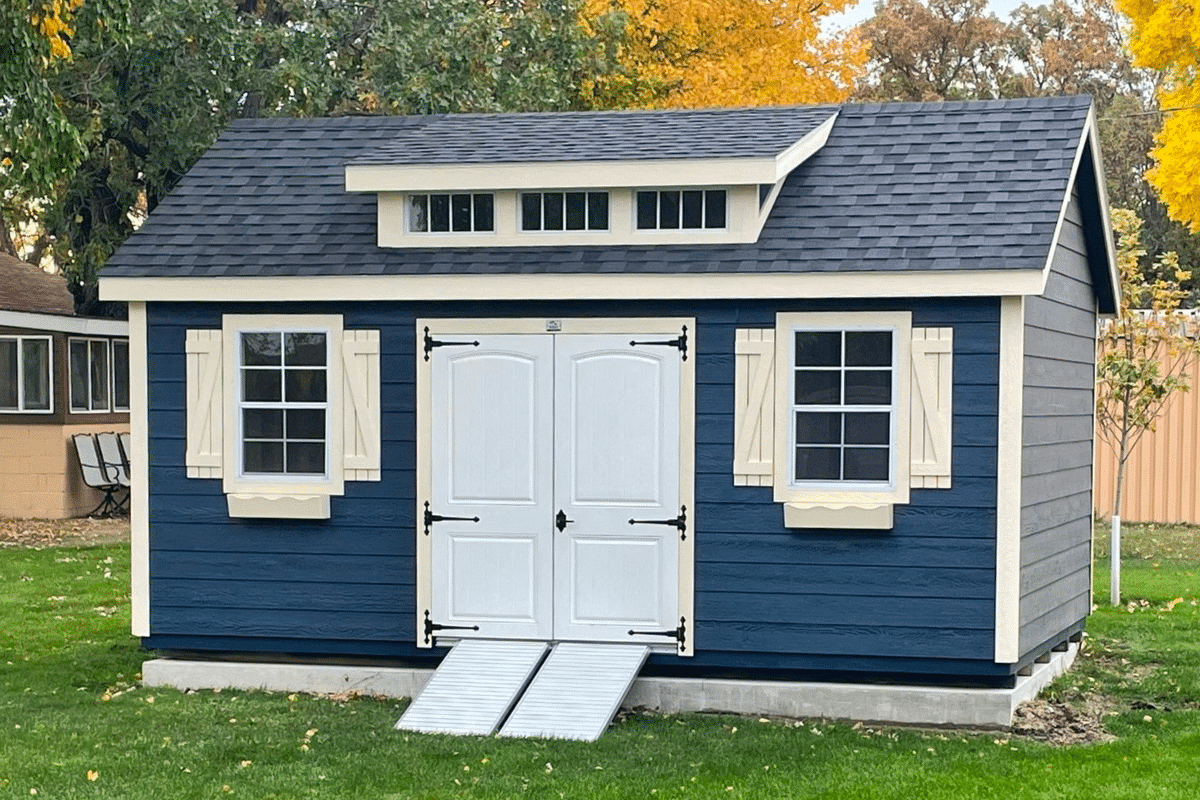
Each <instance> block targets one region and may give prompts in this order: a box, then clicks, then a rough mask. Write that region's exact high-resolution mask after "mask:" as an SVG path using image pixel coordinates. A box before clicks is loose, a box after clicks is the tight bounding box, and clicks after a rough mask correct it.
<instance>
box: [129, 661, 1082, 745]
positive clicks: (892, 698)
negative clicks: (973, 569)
mask: <svg viewBox="0 0 1200 800" xmlns="http://www.w3.org/2000/svg"><path fill="white" fill-rule="evenodd" d="M1078 652H1079V645H1078V644H1074V643H1073V644H1071V645H1070V646H1069V647H1068V648H1067V649H1066V650H1065V651H1061V652H1059V651H1053V652H1051V653H1050V657H1049V659H1047V660H1045V661H1040V660H1039V661H1038V662H1037V663H1035V664H1034V665H1033V669H1032V672H1031V674H1030V675H1028V676H1022V677H1019V678H1018V679H1017V684H1016V686H1014V687H1013V688H1011V689H960V688H951V687H937V686H888V685H875V684H858V683H823V682H815V681H814V682H806V681H760V680H719V679H711V678H654V677H643V678H638V679H637V680H636V681H634V684H633V687H632V688H631V689H630V690H629V693H628V694H627V695H626V696H625V701H624V703H623V705H624V706H626V707H645V708H651V709H655V710H657V711H661V712H663V713H668V714H680V713H689V712H696V711H712V712H726V713H731V714H752V715H766V716H777V717H793V718H814V717H818V718H825V719H842V720H856V721H862V722H877V723H890V724H896V725H945V726H956V727H966V728H1006V727H1009V726H1010V725H1011V724H1012V717H1013V711H1015V710H1016V707H1017V706H1018V705H1020V704H1021V703H1023V702H1025V701H1026V700H1031V699H1033V698H1034V697H1036V696H1037V694H1038V692H1040V691H1041V690H1042V689H1044V688H1045V687H1046V686H1047V685H1048V684H1049V683H1050V681H1052V680H1054V678H1056V677H1058V676H1059V675H1061V674H1062V673H1063V672H1065V671H1066V670H1067V669H1068V668H1070V666H1071V664H1072V663H1073V662H1074V660H1075V656H1076V655H1077V654H1078ZM432 674H433V670H431V669H415V668H403V667H356V666H331V665H317V664H272V663H263V662H239V661H186V660H181V659H169V658H160V659H154V660H152V661H147V662H145V664H143V665H142V682H143V683H144V684H145V685H146V686H163V687H172V688H175V689H183V690H187V689H225V688H229V689H247V690H263V691H272V692H308V693H314V694H346V693H358V694H365V695H376V696H382V697H414V696H416V695H418V694H420V692H421V689H422V688H424V686H425V682H426V681H428V680H429V676H430V675H432Z"/></svg>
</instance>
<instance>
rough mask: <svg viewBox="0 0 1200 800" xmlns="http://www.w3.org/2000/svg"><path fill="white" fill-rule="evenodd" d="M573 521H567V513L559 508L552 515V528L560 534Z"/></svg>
mask: <svg viewBox="0 0 1200 800" xmlns="http://www.w3.org/2000/svg"><path fill="white" fill-rule="evenodd" d="M574 521H575V520H573V519H567V512H565V511H563V510H562V509H561V508H560V509H559V510H558V513H557V514H555V515H554V527H556V528H558V532H559V533H562V532H563V531H564V530H566V528H567V523H568V522H574Z"/></svg>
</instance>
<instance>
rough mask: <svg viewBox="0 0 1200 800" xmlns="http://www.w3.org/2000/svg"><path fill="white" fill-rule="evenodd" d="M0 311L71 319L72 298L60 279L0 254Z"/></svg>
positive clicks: (73, 307) (61, 278)
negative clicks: (58, 315)
mask: <svg viewBox="0 0 1200 800" xmlns="http://www.w3.org/2000/svg"><path fill="white" fill-rule="evenodd" d="M0 309H2V310H5V311H30V312H35V313H41V314H70V315H73V314H74V313H75V298H74V297H72V296H71V293H70V292H69V291H67V281H66V279H65V278H63V276H61V275H51V274H50V273H48V272H44V271H42V270H40V269H38V268H37V267H35V266H33V265H32V264H28V263H26V262H24V261H21V260H20V259H18V258H13V257H12V256H10V255H6V254H4V253H0Z"/></svg>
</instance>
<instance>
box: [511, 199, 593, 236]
mask: <svg viewBox="0 0 1200 800" xmlns="http://www.w3.org/2000/svg"><path fill="white" fill-rule="evenodd" d="M521 230H523V231H606V230H608V192H522V193H521Z"/></svg>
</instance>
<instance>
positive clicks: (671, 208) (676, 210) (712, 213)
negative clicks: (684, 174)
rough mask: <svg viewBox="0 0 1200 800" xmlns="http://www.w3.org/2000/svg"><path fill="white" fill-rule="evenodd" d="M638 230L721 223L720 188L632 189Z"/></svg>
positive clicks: (712, 226)
mask: <svg viewBox="0 0 1200 800" xmlns="http://www.w3.org/2000/svg"><path fill="white" fill-rule="evenodd" d="M636 195H637V199H636V203H635V206H636V207H635V215H636V218H637V228H638V230H677V229H691V230H698V229H716V228H724V227H725V216H726V215H725V206H726V194H725V190H724V189H682V190H681V189H661V190H657V191H640V192H637V193H636Z"/></svg>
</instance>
